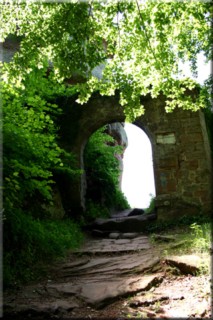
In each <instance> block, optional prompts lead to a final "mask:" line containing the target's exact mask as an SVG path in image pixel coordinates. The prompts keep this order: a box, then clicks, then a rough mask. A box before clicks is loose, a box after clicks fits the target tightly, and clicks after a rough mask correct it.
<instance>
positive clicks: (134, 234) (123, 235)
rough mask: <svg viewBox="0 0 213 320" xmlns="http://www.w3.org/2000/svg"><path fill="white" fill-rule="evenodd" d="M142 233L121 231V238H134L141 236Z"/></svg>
mask: <svg viewBox="0 0 213 320" xmlns="http://www.w3.org/2000/svg"><path fill="white" fill-rule="evenodd" d="M140 235H141V234H140V233H138V232H129V233H121V234H120V239H134V238H137V237H139V236H140Z"/></svg>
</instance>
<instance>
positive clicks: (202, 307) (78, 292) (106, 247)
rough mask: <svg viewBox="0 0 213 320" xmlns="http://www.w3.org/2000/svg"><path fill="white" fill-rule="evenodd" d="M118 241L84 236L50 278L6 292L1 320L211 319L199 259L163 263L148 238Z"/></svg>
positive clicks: (172, 259) (171, 259)
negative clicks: (83, 239)
mask: <svg viewBox="0 0 213 320" xmlns="http://www.w3.org/2000/svg"><path fill="white" fill-rule="evenodd" d="M120 237H122V238H123V239H110V238H105V239H97V238H92V237H88V238H86V239H85V243H84V245H83V246H82V247H81V248H80V249H79V250H78V251H76V252H75V253H71V254H70V255H69V256H68V257H67V259H66V260H65V261H63V262H61V263H58V264H56V265H54V266H52V267H51V270H50V276H49V278H48V279H46V280H45V281H40V282H39V283H36V284H33V285H26V286H24V287H22V288H21V289H20V290H18V291H16V292H15V293H14V291H13V292H12V293H10V292H7V293H5V296H4V318H5V319H70V318H71V319H72V318H90V319H91V318H98V319H99V318H108V319H109V318H114V319H122V318H128V317H131V318H137V317H142V318H150V317H151V318H155V317H157V318H173V317H174V318H175V317H185V318H193V317H205V318H210V282H209V278H208V276H204V275H200V276H195V274H196V272H197V271H198V270H199V267H198V266H199V257H191V256H184V257H181V258H180V257H179V258H178V257H169V258H168V259H162V258H161V250H160V249H159V248H157V247H156V246H155V247H154V246H153V245H152V244H151V243H150V241H149V239H148V237H146V236H143V235H141V234H134V238H132V239H129V238H128V237H133V234H131V235H129V234H126V238H125V234H120ZM167 241H168V239H167ZM171 270H173V272H171ZM174 270H175V272H176V274H174V273H175V272H174Z"/></svg>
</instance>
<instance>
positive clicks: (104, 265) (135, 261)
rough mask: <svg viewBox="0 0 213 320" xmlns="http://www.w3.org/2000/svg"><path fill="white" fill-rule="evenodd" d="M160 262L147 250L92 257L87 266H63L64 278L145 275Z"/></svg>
mask: <svg viewBox="0 0 213 320" xmlns="http://www.w3.org/2000/svg"><path fill="white" fill-rule="evenodd" d="M159 262H160V259H159V257H158V256H156V254H154V253H152V252H151V251H148V250H146V251H145V252H140V253H134V254H131V255H122V256H112V257H98V256H97V257H92V258H91V259H90V260H89V261H87V262H86V263H85V264H81V265H78V266H76V267H75V266H74V267H73V266H72V265H71V266H70V267H69V264H66V265H65V266H62V270H61V271H62V272H61V274H62V276H63V277H70V278H72V277H74V278H75V277H76V276H78V277H81V278H82V277H83V278H85V276H88V275H94V276H95V277H96V278H97V277H99V275H102V276H104V277H106V276H107V275H113V276H115V275H118V276H121V275H126V274H132V273H134V274H136V273H139V272H140V273H143V272H144V271H145V270H147V269H150V268H152V267H153V266H155V265H156V264H158V263H159Z"/></svg>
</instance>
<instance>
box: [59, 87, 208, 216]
mask: <svg viewBox="0 0 213 320" xmlns="http://www.w3.org/2000/svg"><path fill="white" fill-rule="evenodd" d="M75 100H76V97H72V98H70V99H66V100H65V99H62V100H61V101H59V105H60V106H61V107H62V109H63V114H62V115H61V117H60V119H59V121H60V128H61V129H60V137H61V145H62V146H63V147H64V148H65V149H66V150H67V151H68V152H69V151H72V152H74V153H75V155H76V158H77V162H78V165H79V168H81V169H83V168H84V164H83V152H84V148H85V145H86V142H87V140H88V138H89V137H90V135H91V134H92V133H93V132H95V131H96V130H97V129H99V128H100V127H102V126H104V125H106V124H109V123H113V122H125V115H124V113H123V109H122V107H121V106H120V104H119V94H118V92H117V93H116V94H115V95H114V96H112V97H106V96H101V95H100V94H98V93H95V94H93V95H92V97H91V98H90V99H89V101H88V103H87V104H85V105H79V104H77V103H76V102H75ZM141 103H142V104H143V105H144V106H145V114H144V115H143V116H141V117H139V118H137V119H136V120H135V121H134V124H135V125H136V126H138V127H139V128H141V129H142V130H144V131H145V133H146V134H147V135H148V137H149V139H150V142H151V145H152V150H153V169H154V176H155V187H156V207H157V212H158V218H159V219H161V218H162V219H174V218H175V217H176V216H180V215H184V214H198V213H201V212H204V213H207V212H210V210H211V201H212V200H211V190H212V188H211V187H212V185H211V156H210V146H209V141H208V137H207V132H206V125H205V121H204V116H203V113H202V112H201V111H197V112H192V111H189V110H182V109H179V108H176V109H175V110H174V111H173V112H172V113H166V112H165V98H164V97H163V96H160V97H158V98H156V99H152V98H151V97H150V96H146V97H141ZM60 181H63V182H61V190H62V193H63V195H62V200H63V203H64V206H65V210H66V211H67V212H68V213H69V211H70V212H72V213H76V214H79V211H81V210H84V196H85V194H84V190H85V176H84V174H82V175H81V179H80V180H79V181H75V182H73V181H72V182H70V181H69V180H68V179H67V178H66V177H65V176H64V177H60ZM59 187H60V186H59Z"/></svg>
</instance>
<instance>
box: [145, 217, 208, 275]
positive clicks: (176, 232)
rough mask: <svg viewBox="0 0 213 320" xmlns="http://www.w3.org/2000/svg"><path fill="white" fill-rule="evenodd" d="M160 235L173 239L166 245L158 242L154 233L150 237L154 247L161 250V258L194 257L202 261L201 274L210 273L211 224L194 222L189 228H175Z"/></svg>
mask: <svg viewBox="0 0 213 320" xmlns="http://www.w3.org/2000/svg"><path fill="white" fill-rule="evenodd" d="M161 235H165V236H171V237H174V241H170V242H168V243H165V242H164V243H163V242H162V241H161V242H159V239H158V237H157V236H156V233H152V234H151V235H150V238H151V241H152V243H153V244H154V245H156V246H157V247H158V248H160V249H161V250H162V252H163V253H162V256H164V257H168V256H172V255H177V256H182V255H196V256H199V257H200V258H201V259H202V265H201V266H200V273H201V274H209V272H210V248H211V223H210V222H205V223H202V224H198V223H196V222H194V223H192V224H190V225H189V226H179V225H178V226H176V227H175V228H173V229H170V230H167V231H166V232H161Z"/></svg>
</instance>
